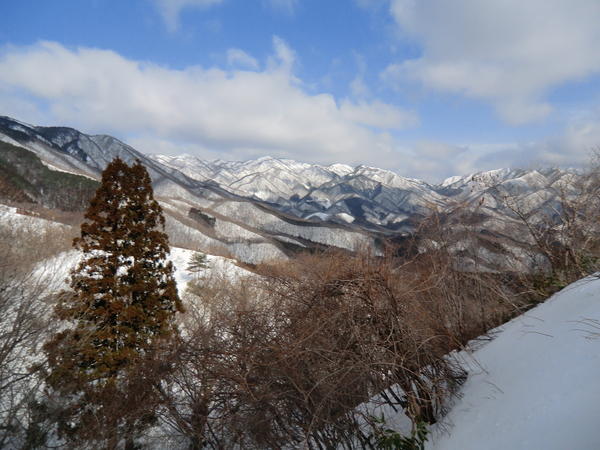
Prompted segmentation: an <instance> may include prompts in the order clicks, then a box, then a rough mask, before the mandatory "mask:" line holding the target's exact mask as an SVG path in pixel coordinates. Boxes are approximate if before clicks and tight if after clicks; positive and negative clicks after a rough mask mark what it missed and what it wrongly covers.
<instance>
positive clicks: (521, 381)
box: [426, 277, 600, 450]
mask: <svg viewBox="0 0 600 450" xmlns="http://www.w3.org/2000/svg"><path fill="white" fill-rule="evenodd" d="M495 331H496V332H497V334H496V337H495V338H494V339H493V340H492V341H491V342H489V343H487V344H486V345H484V346H483V347H481V348H479V349H477V350H475V351H474V352H472V353H470V354H468V353H466V352H463V353H462V354H461V357H462V358H464V361H465V366H466V367H467V369H468V371H469V376H468V378H467V381H466V383H465V384H464V386H463V388H462V391H461V392H462V397H461V398H460V400H458V401H457V403H456V404H455V405H454V407H453V408H452V410H451V411H450V412H449V414H448V415H447V417H446V418H445V421H444V422H445V424H444V428H445V431H443V430H441V427H440V428H438V429H434V430H433V433H432V435H431V436H430V437H429V440H430V442H429V443H428V444H427V446H426V449H427V450H471V449H472V450H508V449H510V450H516V449H544V450H548V449H557V450H558V449H560V450H564V449H577V450H597V449H600V425H599V423H598V417H599V416H600V414H599V413H600V279H598V278H594V277H590V278H587V279H585V280H582V281H580V282H578V283H575V284H573V285H571V286H569V287H567V288H565V289H564V290H563V291H561V292H560V293H558V294H556V295H555V296H554V297H552V298H551V299H549V300H547V301H546V302H545V303H543V304H541V305H539V306H538V307H536V308H534V309H532V310H531V311H529V312H527V313H526V314H525V315H523V316H520V317H518V318H516V319H514V320H513V321H511V322H509V323H507V324H505V325H504V326H502V327H500V328H499V329H498V330H495Z"/></svg>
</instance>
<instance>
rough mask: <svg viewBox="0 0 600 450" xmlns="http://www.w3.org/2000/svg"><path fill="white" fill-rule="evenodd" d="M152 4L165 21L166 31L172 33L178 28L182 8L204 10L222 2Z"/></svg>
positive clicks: (171, 0)
mask: <svg viewBox="0 0 600 450" xmlns="http://www.w3.org/2000/svg"><path fill="white" fill-rule="evenodd" d="M153 2H154V5H155V6H156V8H157V10H158V12H159V13H160V14H161V16H162V18H163V20H164V21H165V24H166V25H167V29H168V30H169V31H170V32H172V33H173V32H175V31H177V29H178V28H179V14H180V13H181V11H182V10H183V9H184V8H200V9H204V8H207V7H209V6H211V5H213V4H218V3H222V2H223V0H153Z"/></svg>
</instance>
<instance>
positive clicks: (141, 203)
mask: <svg viewBox="0 0 600 450" xmlns="http://www.w3.org/2000/svg"><path fill="white" fill-rule="evenodd" d="M85 219H86V221H85V222H84V223H83V224H82V226H81V237H79V238H76V239H75V241H74V245H75V246H76V247H77V248H78V249H80V250H81V251H83V253H84V258H83V259H82V261H81V262H80V263H79V265H78V266H77V267H76V268H75V269H74V270H73V271H72V273H71V290H70V291H68V292H64V293H63V294H62V296H61V298H60V300H59V302H58V304H57V306H56V308H55V315H56V316H57V317H58V318H59V319H62V320H64V321H66V323H67V326H66V327H65V329H64V331H62V332H60V333H58V334H57V335H55V336H54V337H53V338H52V339H51V340H49V341H48V342H47V344H46V346H45V350H46V352H47V355H48V363H49V369H50V371H49V375H48V379H47V381H48V385H49V386H50V387H51V389H52V392H53V393H54V394H55V395H57V396H58V397H60V398H61V399H62V400H61V402H62V403H65V404H66V405H68V406H67V408H66V409H65V410H64V418H63V420H62V423H59V430H60V431H61V432H62V433H63V435H64V436H65V437H66V438H67V440H68V441H70V442H71V443H72V444H74V445H75V446H77V445H79V444H78V442H79V443H81V442H82V441H85V442H86V443H87V444H86V445H89V444H90V443H92V446H94V444H93V443H94V442H95V443H96V444H95V445H96V446H98V447H103V448H120V447H122V446H124V447H125V448H126V449H127V448H134V437H135V435H136V434H137V433H138V432H139V431H140V430H141V429H143V428H144V427H145V426H147V425H148V424H149V423H151V421H152V418H153V412H154V410H155V408H156V407H157V404H158V403H157V402H158V396H157V394H156V391H157V389H156V387H157V386H158V383H160V380H161V374H162V375H164V374H165V371H168V367H165V364H162V363H161V360H162V359H163V356H164V355H165V354H166V352H167V351H168V350H169V348H170V347H171V346H172V345H173V344H174V343H175V342H176V340H177V337H178V332H177V327H176V325H175V323H174V318H175V315H176V313H177V312H181V311H182V309H183V308H182V304H181V301H180V299H179V297H178V294H177V286H176V283H175V280H174V278H173V271H174V268H173V265H172V263H171V262H169V261H168V260H167V255H168V253H169V244H168V238H167V235H166V234H165V233H164V232H163V229H164V224H165V219H164V216H163V214H162V209H161V207H160V205H159V204H158V202H157V201H156V200H154V197H153V191H152V187H151V185H150V177H149V175H148V172H147V171H146V168H145V167H144V166H143V165H142V163H141V161H140V160H137V161H136V162H135V164H133V165H132V166H129V165H127V164H126V163H125V162H123V161H122V160H121V159H120V158H118V157H117V158H116V159H115V160H114V161H112V162H111V163H110V164H109V165H108V166H107V167H106V169H105V170H104V172H103V174H102V185H101V186H100V188H99V189H98V190H97V191H96V195H95V197H94V198H93V199H92V201H91V203H90V206H89V209H88V211H87V213H86V215H85ZM65 400H66V401H65Z"/></svg>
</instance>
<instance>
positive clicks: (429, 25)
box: [383, 0, 600, 125]
mask: <svg viewBox="0 0 600 450" xmlns="http://www.w3.org/2000/svg"><path fill="white" fill-rule="evenodd" d="M391 13H392V14H393V16H394V17H395V19H396V21H397V22H398V24H399V25H400V27H401V31H402V32H403V33H404V34H405V35H406V36H408V37H411V38H414V39H416V40H417V41H418V42H419V43H420V44H421V45H422V50H423V54H422V56H421V57H420V58H418V59H414V60H409V61H405V62H402V63H398V64H392V65H390V66H389V67H388V69H387V70H386V71H385V72H384V73H383V78H384V79H386V80H387V81H389V82H391V83H398V82H402V81H405V80H407V79H412V80H418V81H419V82H421V83H423V85H424V86H425V87H428V88H431V89H434V90H438V91H443V92H452V93H460V94H464V95H466V96H468V97H471V98H475V99H482V100H485V101H489V102H491V103H492V104H493V105H494V106H495V107H496V108H497V111H498V113H499V114H500V116H501V117H502V118H503V119H504V120H505V121H506V122H507V123H510V124H515V125H519V124H524V123H528V122H533V121H538V120H541V119H544V118H545V117H547V116H548V114H549V113H550V112H551V111H552V106H551V105H550V104H549V103H548V102H547V101H546V99H545V98H546V95H547V94H548V92H549V91H550V90H551V89H552V88H555V87H557V86H560V85H562V84H563V83H565V82H568V81H578V80H581V79H583V78H585V77H587V76H589V75H593V74H598V73H600V52H599V51H598V48H600V27H599V26H598V24H599V23H600V2H598V1H597V0H570V1H568V2H567V1H564V0H486V1H481V0H458V1H446V0H392V2H391Z"/></svg>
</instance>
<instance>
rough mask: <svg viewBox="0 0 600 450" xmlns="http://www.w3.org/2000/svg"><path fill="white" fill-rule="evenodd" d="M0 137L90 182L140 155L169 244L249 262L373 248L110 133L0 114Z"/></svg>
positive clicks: (1, 149) (369, 240) (5, 148)
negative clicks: (304, 251) (169, 163)
mask: <svg viewBox="0 0 600 450" xmlns="http://www.w3.org/2000/svg"><path fill="white" fill-rule="evenodd" d="M0 141H1V142H0V144H2V146H0V159H2V157H3V156H6V154H7V153H8V152H9V151H12V150H10V149H11V148H13V149H14V148H17V149H18V148H21V149H26V150H28V151H30V152H32V153H34V154H35V155H36V156H37V158H39V160H41V162H42V163H43V164H44V165H45V166H46V167H47V168H49V169H51V170H52V171H60V172H67V173H71V174H75V175H80V176H85V177H88V178H92V179H95V180H99V179H100V174H101V171H102V170H103V169H104V168H105V167H106V165H107V164H108V163H109V162H110V161H111V160H112V159H114V158H115V157H116V156H119V157H120V158H121V159H123V160H124V161H126V162H128V163H132V162H133V161H134V160H135V159H138V158H139V159H140V160H142V162H143V163H144V164H145V165H146V167H147V168H148V172H149V174H150V176H151V178H152V181H153V186H154V193H155V196H156V197H157V199H158V200H159V201H160V202H161V204H162V206H163V208H164V210H165V213H166V216H167V232H168V233H169V235H170V238H171V242H172V243H173V244H174V245H178V246H181V247H185V248H190V249H192V250H200V251H204V252H208V253H211V254H215V255H226V256H231V257H234V258H236V259H238V260H240V261H243V262H246V263H251V264H256V263H259V262H261V261H264V260H268V259H273V258H282V257H286V255H288V254H290V252H295V251H298V250H301V249H308V250H310V249H313V248H316V247H329V246H334V247H339V248H342V249H348V250H354V249H356V248H358V247H360V246H364V245H373V242H374V239H375V237H376V236H375V235H373V234H372V233H369V232H366V231H365V230H363V229H361V228H360V227H349V226H346V225H343V224H336V223H333V222H332V223H322V222H319V221H313V220H306V219H302V218H298V217H295V216H291V215H287V214H285V213H282V212H281V211H278V210H277V209H274V208H272V207H271V206H269V205H268V204H266V203H265V202H256V201H252V200H251V199H246V198H243V197H241V196H238V195H236V194H235V193H230V192H228V191H227V190H225V189H222V188H221V187H220V186H219V185H218V184H217V183H215V182H208V181H207V182H203V181H199V180H196V179H193V178H191V177H189V176H187V175H185V174H184V173H182V172H181V171H179V170H177V169H175V168H172V167H168V166H165V165H163V164H161V163H160V162H157V161H155V160H153V159H150V158H148V157H147V156H146V155H144V154H142V153H140V152H138V151H137V150H135V149H133V148H132V147H130V146H128V145H126V144H124V143H122V142H120V141H119V140H117V139H115V138H112V137H110V136H104V135H99V136H88V135H85V134H83V133H80V132H78V131H77V130H73V129H71V128H64V127H36V126H31V125H27V124H24V123H21V122H18V121H16V120H14V119H10V118H8V117H0ZM11 146H16V147H11ZM17 166H19V164H17ZM11 167H13V168H15V167H16V166H15V165H14V164H13V166H11ZM22 169H23V170H21V172H22V173H21V174H19V175H20V176H21V178H27V177H28V176H29V172H28V168H22ZM0 178H1V177H0Z"/></svg>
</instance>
